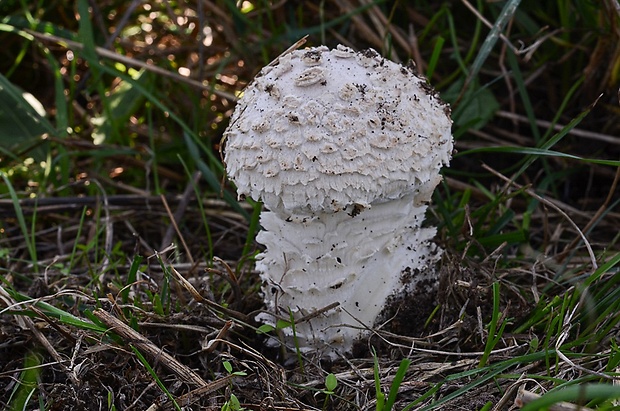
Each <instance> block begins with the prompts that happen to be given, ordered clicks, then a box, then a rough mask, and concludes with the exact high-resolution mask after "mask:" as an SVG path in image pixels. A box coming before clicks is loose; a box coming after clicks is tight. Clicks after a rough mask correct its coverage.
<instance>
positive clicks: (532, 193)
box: [482, 164, 598, 271]
mask: <svg viewBox="0 0 620 411" xmlns="http://www.w3.org/2000/svg"><path fill="white" fill-rule="evenodd" d="M482 167H483V168H484V169H485V170H487V171H489V172H491V173H492V174H493V175H495V176H497V177H499V178H501V179H502V180H504V181H505V182H506V183H508V184H510V185H512V186H514V187H516V188H518V189H523V190H524V191H525V192H526V193H527V194H528V195H530V196H532V197H534V198H535V199H537V200H538V201H540V202H541V203H544V204H546V205H547V206H549V207H551V208H553V209H554V210H556V211H557V212H558V213H560V214H561V215H562V217H564V218H565V219H566V221H568V222H569V224H570V225H572V226H573V228H574V229H575V230H576V231H577V233H578V234H579V237H581V239H582V240H583V243H584V245H585V247H586V249H587V250H588V254H589V256H590V264H591V265H592V271H594V270H596V269H597V268H598V263H597V262H596V256H595V255H594V251H593V250H592V246H591V245H590V242H589V241H588V239H587V238H586V236H585V235H584V234H583V232H582V231H581V229H580V228H579V226H578V225H577V224H575V222H574V221H573V220H572V219H571V218H570V217H569V216H568V214H566V213H565V212H564V211H563V210H562V209H561V208H560V207H558V206H557V205H556V204H554V203H553V202H551V201H549V200H548V199H546V198H544V197H542V196H540V195H538V194H537V193H536V192H535V191H534V190H532V189H530V188H524V187H523V186H521V185H519V184H517V183H515V182H514V181H512V180H511V179H509V178H508V177H506V176H504V175H502V174H501V173H499V172H497V171H496V170H494V169H492V168H491V167H489V166H488V165H486V164H483V165H482Z"/></svg>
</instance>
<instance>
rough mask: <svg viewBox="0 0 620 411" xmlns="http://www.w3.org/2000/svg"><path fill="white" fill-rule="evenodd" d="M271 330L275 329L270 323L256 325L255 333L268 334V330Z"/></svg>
mask: <svg viewBox="0 0 620 411" xmlns="http://www.w3.org/2000/svg"><path fill="white" fill-rule="evenodd" d="M273 330H275V327H274V326H273V325H271V324H263V325H261V326H260V327H258V328H257V329H256V333H257V334H269V333H270V332H272V331H273Z"/></svg>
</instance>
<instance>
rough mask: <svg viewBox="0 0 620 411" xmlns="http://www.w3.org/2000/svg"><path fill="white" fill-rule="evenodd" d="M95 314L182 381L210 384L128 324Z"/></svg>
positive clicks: (201, 384)
mask: <svg viewBox="0 0 620 411" xmlns="http://www.w3.org/2000/svg"><path fill="white" fill-rule="evenodd" d="M93 314H94V315H95V316H96V317H97V318H98V319H99V320H100V321H101V322H102V323H104V324H105V325H106V326H108V327H110V329H111V330H112V331H113V332H114V333H115V334H117V335H118V336H120V337H121V338H122V339H123V340H125V341H126V342H127V344H130V345H133V346H134V347H136V348H137V349H138V350H140V351H141V352H144V353H145V354H146V355H148V356H149V357H150V358H151V360H154V361H157V362H158V363H160V364H161V365H162V366H163V367H165V368H166V369H168V370H169V371H171V372H172V373H174V374H175V375H176V376H177V377H178V378H179V379H180V380H182V381H185V382H186V383H188V384H190V385H193V386H195V387H205V386H207V385H208V383H207V382H206V381H205V380H203V379H202V377H201V376H200V375H198V374H197V373H195V372H194V370H192V369H190V368H188V367H187V366H185V365H183V364H182V363H180V362H179V361H178V360H177V359H176V358H174V357H173V356H171V355H170V354H168V353H166V352H165V351H164V350H163V349H161V348H159V347H157V346H156V345H155V344H153V343H152V342H151V341H149V340H148V339H147V338H146V337H144V336H143V335H142V334H140V333H139V332H137V331H135V330H134V329H133V328H131V327H129V326H128V325H127V324H125V323H123V322H122V321H120V320H119V319H118V318H116V317H113V316H112V315H110V314H109V313H107V312H106V311H104V310H102V309H97V310H95V311H94V312H93Z"/></svg>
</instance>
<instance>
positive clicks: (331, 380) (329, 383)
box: [325, 373, 338, 392]
mask: <svg viewBox="0 0 620 411" xmlns="http://www.w3.org/2000/svg"><path fill="white" fill-rule="evenodd" d="M337 385H338V379H337V378H336V376H335V375H334V374H332V373H329V374H327V377H325V388H327V389H328V390H329V391H332V392H333V391H334V390H335V389H336V386H337Z"/></svg>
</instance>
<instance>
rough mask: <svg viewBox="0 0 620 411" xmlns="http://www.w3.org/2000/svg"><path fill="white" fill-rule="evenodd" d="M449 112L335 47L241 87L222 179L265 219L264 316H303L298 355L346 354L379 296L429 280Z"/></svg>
mask: <svg viewBox="0 0 620 411" xmlns="http://www.w3.org/2000/svg"><path fill="white" fill-rule="evenodd" d="M276 91H277V92H276ZM449 112H450V110H449V107H448V106H447V105H446V104H445V103H443V102H442V101H441V100H440V99H439V98H438V97H437V95H436V94H435V92H434V91H433V89H432V88H431V87H430V86H429V85H428V84H427V83H426V80H425V79H423V78H420V77H418V76H416V75H415V74H414V73H413V72H412V71H411V70H410V69H408V68H406V67H402V66H400V65H398V64H396V63H394V62H391V61H389V60H386V59H384V58H382V57H381V56H380V55H379V54H378V53H377V52H376V51H374V50H372V49H369V50H366V51H362V52H357V53H356V52H354V51H353V50H351V49H349V48H347V47H344V46H338V47H337V48H336V49H334V50H329V49H328V48H327V47H324V46H323V47H317V48H312V49H306V50H297V51H293V52H291V53H290V54H287V55H285V56H283V57H280V59H279V62H278V63H277V64H276V66H275V67H273V66H269V67H266V68H264V69H263V70H262V71H261V72H260V73H259V74H258V75H257V76H256V78H255V79H254V81H253V82H252V83H251V84H250V85H249V86H248V87H247V88H246V90H245V91H244V94H243V97H242V98H241V99H240V101H239V103H238V105H237V107H236V109H235V112H234V113H233V116H232V118H231V122H230V125H229V127H228V129H227V131H226V133H225V136H226V138H227V143H226V154H225V162H226V170H227V173H228V175H229V177H230V178H231V179H232V180H233V181H234V182H235V184H236V186H237V190H238V194H239V196H240V197H244V196H249V197H251V198H253V199H254V200H257V201H263V203H264V204H265V206H266V208H267V209H268V210H269V211H265V212H263V213H262V215H261V225H262V227H263V229H264V230H263V231H261V232H260V233H259V234H258V236H257V241H258V242H259V243H261V244H263V245H265V247H266V251H265V252H264V253H262V254H260V255H259V256H258V257H257V264H256V266H257V269H258V271H259V272H260V274H261V277H262V279H263V281H264V286H263V292H264V297H265V301H266V304H267V307H268V309H269V310H270V311H271V312H272V313H274V315H276V316H283V317H285V318H288V316H289V312H292V313H293V315H294V317H295V318H296V319H298V320H299V319H302V318H303V317H306V319H307V318H308V317H307V316H310V317H312V318H310V319H309V320H306V321H301V322H299V323H296V325H295V328H296V336H297V339H298V343H299V346H300V348H301V349H302V350H304V351H308V350H317V351H319V353H320V354H321V355H329V356H333V355H335V354H336V353H346V352H349V351H350V350H351V348H352V345H353V343H354V342H355V340H357V339H359V338H360V337H363V336H364V335H366V333H367V330H368V329H370V328H371V327H372V326H373V325H375V324H376V322H377V321H378V320H380V319H381V312H382V310H383V309H384V308H385V305H386V301H387V300H388V299H389V298H395V297H399V296H402V295H406V294H408V293H413V292H416V293H417V292H428V291H429V289H430V288H427V289H420V287H422V286H424V287H426V286H431V287H432V285H433V284H434V282H435V281H436V274H435V268H434V267H435V264H436V262H437V260H438V256H439V255H440V251H441V250H439V249H438V248H437V247H436V246H435V245H434V244H433V243H432V242H431V239H432V237H433V236H434V234H435V229H434V228H422V221H423V219H424V213H425V211H426V208H427V203H428V202H429V201H430V199H431V195H432V192H433V190H434V188H435V187H436V186H437V184H438V183H439V182H440V181H441V176H440V174H439V171H440V169H441V167H442V166H444V165H447V164H448V163H449V160H450V154H451V152H452V136H451V132H450V129H451V123H452V122H451V120H450V115H449ZM333 303H338V305H337V306H336V307H333V305H334V304H333ZM325 307H333V308H331V309H329V310H323V309H324V308H325ZM315 312H318V313H319V314H318V315H316V316H311V314H313V313H315ZM261 319H262V320H264V321H268V322H273V321H274V317H272V316H261Z"/></svg>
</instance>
